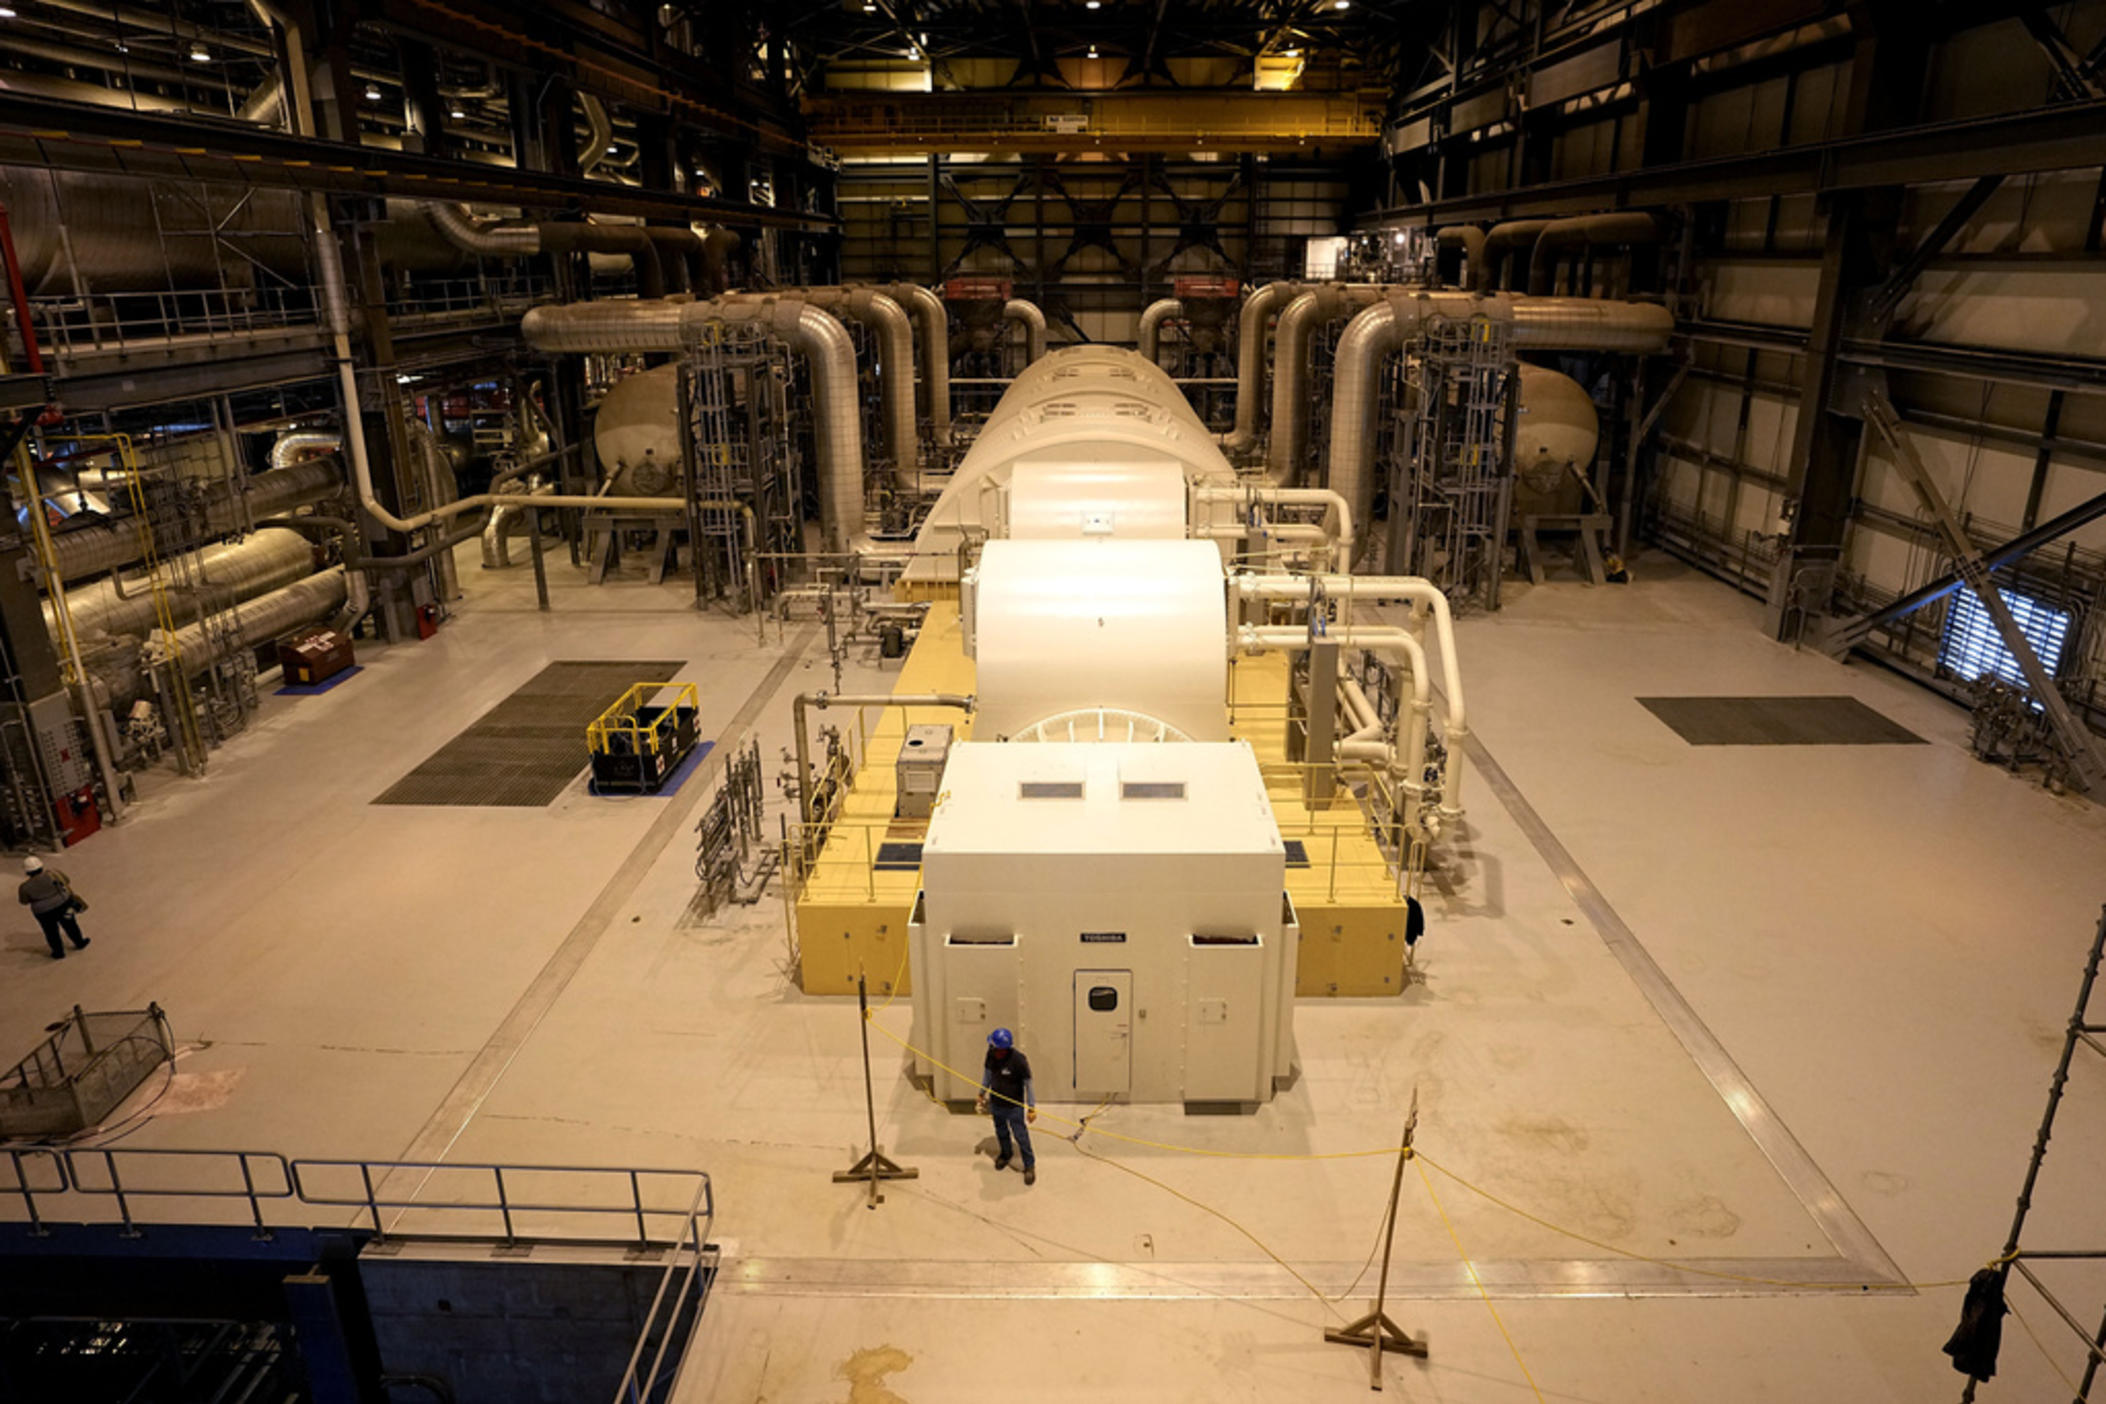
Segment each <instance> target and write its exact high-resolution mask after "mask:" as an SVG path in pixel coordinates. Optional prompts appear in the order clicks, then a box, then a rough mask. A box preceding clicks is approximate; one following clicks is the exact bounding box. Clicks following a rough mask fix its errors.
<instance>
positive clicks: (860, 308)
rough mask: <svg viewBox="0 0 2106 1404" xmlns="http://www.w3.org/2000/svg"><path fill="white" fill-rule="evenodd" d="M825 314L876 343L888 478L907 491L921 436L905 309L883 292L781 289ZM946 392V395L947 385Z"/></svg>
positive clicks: (854, 287)
mask: <svg viewBox="0 0 2106 1404" xmlns="http://www.w3.org/2000/svg"><path fill="white" fill-rule="evenodd" d="M777 291H779V292H781V293H783V294H785V295H787V296H790V297H797V298H802V299H803V300H804V301H806V302H809V303H810V304H811V305H812V306H814V307H823V308H825V309H826V310H827V311H829V312H842V311H845V312H847V313H848V315H849V316H851V317H853V318H855V319H856V320H857V321H859V322H861V323H862V324H863V325H864V326H866V327H868V328H870V333H871V335H872V336H873V337H875V338H876V340H877V344H878V348H879V349H878V367H877V369H878V392H879V396H880V398H881V400H882V403H883V405H884V421H885V448H886V451H887V452H889V453H890V454H891V455H892V477H893V480H894V481H895V482H897V483H898V484H899V485H900V486H901V487H903V488H907V489H909V490H910V491H911V490H912V489H914V488H915V487H916V486H917V485H918V483H919V479H918V477H917V476H916V473H915V470H916V468H917V467H918V466H919V463H920V459H921V436H920V434H919V432H918V431H917V429H916V427H915V420H914V325H913V323H912V322H910V321H909V320H908V318H907V313H906V309H904V308H903V307H901V306H900V305H899V303H897V302H895V301H893V300H892V298H890V297H888V296H886V294H885V293H883V292H882V291H880V290H878V289H876V288H873V287H866V286H863V285H861V284H845V285H842V286H839V287H818V288H781V289H778V290H777ZM945 393H946V394H948V393H949V386H948V384H946V386H945Z"/></svg>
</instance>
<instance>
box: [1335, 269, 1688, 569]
mask: <svg viewBox="0 0 2106 1404" xmlns="http://www.w3.org/2000/svg"><path fill="white" fill-rule="evenodd" d="M1471 316H1483V317H1490V318H1492V319H1494V320H1497V321H1505V322H1509V323H1511V324H1512V326H1513V329H1514V346H1515V349H1517V350H1522V351H1628V352H1638V353H1645V352H1653V351H1662V350H1665V349H1666V347H1667V339H1668V337H1669V335H1670V334H1671V333H1672V332H1673V331H1674V317H1673V316H1672V315H1671V314H1670V313H1669V312H1668V310H1667V309H1666V308H1665V307H1661V306H1658V305H1657V304H1654V303H1647V302H1605V301H1601V300H1599V299H1596V298H1586V297H1503V296H1502V297H1478V296H1476V295H1475V294H1472V293H1462V292H1419V293H1392V294H1391V295H1390V296H1389V297H1388V298H1387V299H1385V300H1384V301H1381V302H1377V303H1375V304H1374V305H1373V306H1371V307H1367V308H1364V309H1363V310H1362V311H1361V312H1360V313H1359V314H1358V315H1357V316H1355V317H1354V318H1353V320H1352V323H1351V324H1350V325H1349V326H1347V327H1346V330H1345V335H1344V336H1342V337H1340V338H1339V341H1338V360H1337V363H1336V364H1335V365H1334V367H1333V368H1332V375H1331V461H1330V470H1329V474H1328V477H1327V479H1326V482H1325V486H1326V487H1329V488H1330V489H1331V490H1332V491H1333V492H1335V493H1337V494H1338V495H1339V496H1341V497H1343V498H1345V500H1346V501H1347V502H1349V503H1351V504H1352V507H1353V511H1354V513H1355V520H1357V521H1361V522H1365V521H1367V519H1368V512H1369V509H1370V508H1371V507H1372V505H1373V501H1374V493H1375V483H1374V477H1373V474H1372V472H1371V470H1370V463H1371V461H1372V459H1373V457H1374V446H1375V408H1376V404H1377V402H1378V401H1379V400H1380V398H1381V387H1382V381H1381V372H1382V367H1383V364H1384V363H1385V362H1386V361H1387V359H1388V358H1389V357H1390V356H1391V355H1393V354H1395V353H1396V351H1397V350H1398V349H1399V348H1400V347H1402V346H1403V344H1404V341H1405V339H1406V337H1407V336H1409V335H1410V334H1411V333H1413V332H1414V331H1416V329H1417V327H1418V325H1419V323H1420V322H1421V321H1424V320H1425V319H1427V318H1429V317H1447V318H1460V317H1471ZM1370 535H1372V533H1370Z"/></svg>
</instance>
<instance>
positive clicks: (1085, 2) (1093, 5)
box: [1082, 0, 1104, 10]
mask: <svg viewBox="0 0 2106 1404" xmlns="http://www.w3.org/2000/svg"><path fill="white" fill-rule="evenodd" d="M1082 8H1083V9H1085V10H1101V9H1103V8H1104V0H1082Z"/></svg>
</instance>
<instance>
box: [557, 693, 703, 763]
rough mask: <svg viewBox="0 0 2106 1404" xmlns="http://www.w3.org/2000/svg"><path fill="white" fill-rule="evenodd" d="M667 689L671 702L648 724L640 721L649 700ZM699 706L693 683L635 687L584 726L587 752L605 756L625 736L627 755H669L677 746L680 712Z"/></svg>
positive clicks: (699, 697)
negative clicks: (651, 752) (615, 742)
mask: <svg viewBox="0 0 2106 1404" xmlns="http://www.w3.org/2000/svg"><path fill="white" fill-rule="evenodd" d="M667 688H670V689H672V693H673V700H672V701H671V702H669V703H666V704H665V705H664V706H661V707H659V709H658V714H657V715H656V716H654V717H652V718H651V719H650V720H649V721H641V720H639V719H638V718H639V716H640V715H641V713H642V711H643V709H644V707H645V706H647V705H651V703H650V699H651V698H652V697H654V696H656V695H657V694H658V693H660V692H662V691H664V690H665V689H667ZM700 705H701V694H700V692H699V691H698V690H697V689H696V687H695V685H694V684H693V683H670V682H641V683H637V684H635V685H634V686H632V687H631V688H630V689H629V690H628V691H627V692H624V693H623V694H622V695H621V696H620V697H618V698H616V699H615V700H614V705H613V706H611V707H609V708H608V709H607V710H606V711H604V712H602V713H600V714H599V715H598V716H597V717H595V718H593V720H592V721H591V722H590V723H589V724H588V725H587V726H586V728H585V745H586V748H587V749H588V750H590V751H591V752H593V754H595V755H604V754H607V753H608V752H609V750H610V749H611V748H612V746H613V742H614V739H615V738H616V737H618V736H626V737H627V738H628V741H629V749H628V751H627V752H626V754H629V755H634V756H640V755H643V754H645V753H646V752H647V751H670V750H672V749H674V747H675V744H676V742H675V740H674V734H675V733H676V732H677V731H678V728H679V722H680V718H679V711H680V709H681V708H682V707H686V708H688V709H689V710H691V711H692V710H693V709H695V708H697V707H699V706H700Z"/></svg>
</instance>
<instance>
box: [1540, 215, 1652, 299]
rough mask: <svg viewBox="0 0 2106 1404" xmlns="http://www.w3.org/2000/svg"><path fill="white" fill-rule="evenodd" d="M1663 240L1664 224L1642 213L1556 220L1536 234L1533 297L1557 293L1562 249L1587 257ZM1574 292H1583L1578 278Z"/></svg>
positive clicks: (1575, 279)
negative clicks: (1661, 238) (1596, 252)
mask: <svg viewBox="0 0 2106 1404" xmlns="http://www.w3.org/2000/svg"><path fill="white" fill-rule="evenodd" d="M1659 239H1660V222H1659V221H1658V220H1656V219H1654V218H1653V217H1652V216H1651V215H1649V214H1646V213H1645V212H1644V211H1642V210H1623V211H1620V212H1618V213H1616V214H1598V215H1577V216H1575V217H1573V218H1571V219H1554V220H1552V221H1551V222H1550V223H1549V224H1547V225H1545V226H1543V229H1542V231H1541V232H1540V233H1538V234H1537V235H1536V242H1535V245H1534V247H1532V248H1531V249H1530V250H1529V255H1528V292H1529V295H1530V296H1531V297H1547V296H1549V295H1550V294H1551V293H1554V292H1556V291H1557V271H1558V253H1559V251H1560V250H1563V249H1578V250H1581V251H1582V254H1583V255H1584V254H1587V253H1591V251H1592V250H1594V249H1596V248H1615V247H1617V246H1619V245H1624V244H1652V243H1657V242H1659ZM1575 271H1576V270H1575ZM1571 291H1573V292H1575V293H1576V292H1578V291H1579V279H1578V278H1577V276H1575V277H1574V278H1573V281H1572V288H1571Z"/></svg>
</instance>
